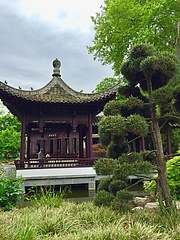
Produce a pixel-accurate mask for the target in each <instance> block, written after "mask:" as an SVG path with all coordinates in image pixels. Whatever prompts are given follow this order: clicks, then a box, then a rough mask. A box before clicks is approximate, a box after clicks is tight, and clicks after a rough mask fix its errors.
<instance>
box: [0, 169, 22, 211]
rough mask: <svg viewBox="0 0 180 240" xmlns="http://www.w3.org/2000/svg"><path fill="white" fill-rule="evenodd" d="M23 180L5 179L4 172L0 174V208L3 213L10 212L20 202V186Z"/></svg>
mask: <svg viewBox="0 0 180 240" xmlns="http://www.w3.org/2000/svg"><path fill="white" fill-rule="evenodd" d="M22 183H23V180H22V178H21V177H19V178H13V177H10V178H8V177H6V174H5V171H1V172H0V208H2V209H3V210H4V211H7V210H11V209H12V208H13V207H14V206H16V204H17V200H20V199H21V198H22V197H23V195H22V192H23V191H22V188H21V185H22Z"/></svg>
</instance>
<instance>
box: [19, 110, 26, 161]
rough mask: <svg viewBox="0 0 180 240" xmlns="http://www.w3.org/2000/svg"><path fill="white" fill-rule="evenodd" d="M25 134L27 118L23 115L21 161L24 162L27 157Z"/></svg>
mask: <svg viewBox="0 0 180 240" xmlns="http://www.w3.org/2000/svg"><path fill="white" fill-rule="evenodd" d="M25 134H26V118H25V115H23V118H22V125H21V149H20V161H24V158H25V157H24V156H25Z"/></svg>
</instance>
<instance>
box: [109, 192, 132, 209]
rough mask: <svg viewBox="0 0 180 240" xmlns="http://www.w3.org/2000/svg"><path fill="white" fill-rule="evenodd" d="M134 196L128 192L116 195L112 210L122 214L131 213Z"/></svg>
mask: <svg viewBox="0 0 180 240" xmlns="http://www.w3.org/2000/svg"><path fill="white" fill-rule="evenodd" d="M132 199H133V195H132V194H131V193H130V192H128V191H127V190H120V191H118V192H117V193H116V197H115V198H114V200H113V201H112V204H111V206H112V209H113V210H118V211H121V212H126V211H130V210H131V209H132Z"/></svg>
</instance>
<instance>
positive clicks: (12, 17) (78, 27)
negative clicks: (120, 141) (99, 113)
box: [0, 0, 113, 93]
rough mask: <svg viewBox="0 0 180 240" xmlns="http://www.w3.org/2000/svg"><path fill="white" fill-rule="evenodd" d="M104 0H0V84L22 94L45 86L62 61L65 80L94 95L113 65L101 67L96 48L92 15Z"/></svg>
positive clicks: (61, 70)
mask: <svg viewBox="0 0 180 240" xmlns="http://www.w3.org/2000/svg"><path fill="white" fill-rule="evenodd" d="M103 2H104V1H103V0H0V81H2V82H4V81H5V80H6V81H7V82H8V85H10V86H12V87H15V88H18V87H19V86H20V87H21V88H22V89H23V90H30V88H31V87H32V88H33V89H34V90H36V89H39V88H41V87H43V86H45V85H46V84H47V83H48V82H49V81H50V80H51V79H52V73H53V66H52V62H53V60H54V59H55V58H58V59H59V60H60V61H61V69H60V72H61V78H62V79H63V81H65V82H66V83H67V84H68V85H69V86H70V87H71V88H73V89H74V90H76V91H81V90H83V92H85V93H91V92H92V91H93V90H94V89H95V87H96V85H97V84H98V83H99V82H100V81H102V80H103V79H104V78H105V77H113V71H112V70H111V66H102V64H101V63H100V62H98V61H97V60H95V61H94V59H93V54H88V50H87V47H86V46H91V45H93V43H92V41H93V38H94V34H95V31H94V29H93V23H92V21H91V18H90V17H91V16H95V13H96V12H100V6H101V5H102V4H103Z"/></svg>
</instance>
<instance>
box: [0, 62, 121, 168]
mask: <svg viewBox="0 0 180 240" xmlns="http://www.w3.org/2000/svg"><path fill="white" fill-rule="evenodd" d="M60 66H61V63H60V61H59V60H58V59H55V60H54V61H53V67H54V69H53V74H52V79H51V80H50V82H49V83H47V85H45V86H44V87H42V88H40V89H38V90H33V89H32V90H29V91H28V90H22V89H16V88H13V87H11V86H9V85H8V84H7V83H3V82H0V99H1V100H2V101H3V104H4V105H5V106H6V107H7V108H8V109H9V111H10V112H11V113H12V114H13V115H15V116H17V117H18V119H19V120H20V122H21V123H22V129H21V150H20V162H21V164H22V163H23V162H25V161H27V160H28V161H29V160H32V159H37V153H38V151H39V150H40V148H43V149H44V152H45V154H48V156H50V158H51V159H52V158H54V159H60V158H66V159H73V158H76V159H78V158H79V159H82V158H84V159H86V158H87V159H91V158H92V133H93V122H94V119H95V117H96V115H97V114H98V113H100V112H101V111H102V110H103V107H104V105H105V104H106V103H107V102H108V101H110V100H112V99H114V98H115V96H116V94H117V91H118V85H116V86H115V87H113V88H110V89H108V90H105V91H103V92H101V93H89V94H88V93H83V92H77V91H75V90H73V89H72V88H70V87H69V86H68V85H67V84H66V83H65V82H64V81H63V80H62V78H61V75H60Z"/></svg>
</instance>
